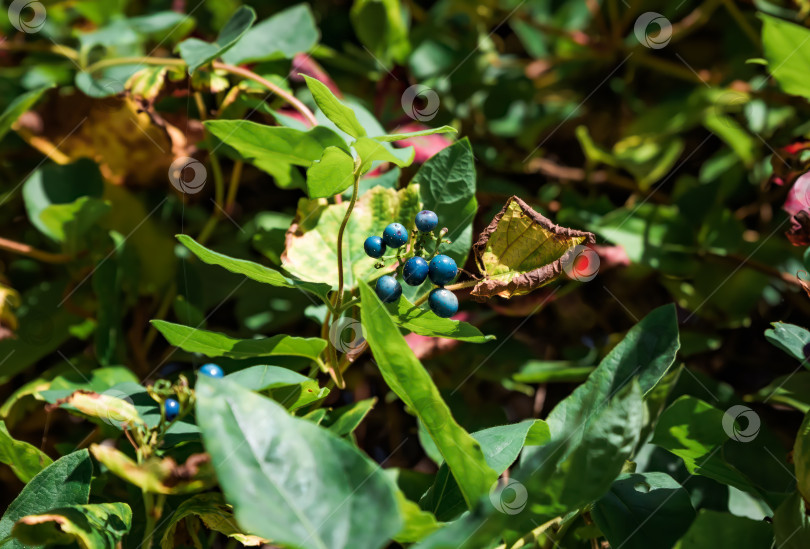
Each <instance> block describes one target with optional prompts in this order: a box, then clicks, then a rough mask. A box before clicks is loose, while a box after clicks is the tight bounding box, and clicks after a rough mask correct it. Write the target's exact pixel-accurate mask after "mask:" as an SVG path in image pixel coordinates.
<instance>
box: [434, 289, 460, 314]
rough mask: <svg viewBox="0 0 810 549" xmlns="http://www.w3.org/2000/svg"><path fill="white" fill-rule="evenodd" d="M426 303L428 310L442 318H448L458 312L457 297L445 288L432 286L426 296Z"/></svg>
mask: <svg viewBox="0 0 810 549" xmlns="http://www.w3.org/2000/svg"><path fill="white" fill-rule="evenodd" d="M428 304H429V305H430V310H431V311H433V312H434V313H436V316H440V317H442V318H450V317H451V316H453V315H454V314H456V313H457V312H458V298H457V297H456V294H454V293H453V292H451V291H450V290H448V289H446V288H434V289H433V290H432V291H431V292H430V295H429V296H428Z"/></svg>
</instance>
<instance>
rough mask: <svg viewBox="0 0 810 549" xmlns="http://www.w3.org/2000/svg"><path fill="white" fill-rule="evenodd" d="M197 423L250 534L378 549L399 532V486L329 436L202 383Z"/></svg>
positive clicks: (223, 384) (264, 402)
mask: <svg viewBox="0 0 810 549" xmlns="http://www.w3.org/2000/svg"><path fill="white" fill-rule="evenodd" d="M197 419H198V421H199V422H200V428H201V430H202V432H203V440H204V442H205V447H206V449H207V450H208V452H209V453H210V454H211V457H212V460H213V463H214V467H215V468H216V471H217V476H218V478H219V483H220V486H221V487H222V491H223V493H224V494H225V498H226V499H227V501H228V502H229V503H231V504H232V505H233V507H234V514H235V515H236V519H237V520H238V521H239V524H240V525H241V526H242V527H243V528H245V529H246V530H247V531H250V532H251V533H253V534H256V535H259V536H262V537H264V538H267V539H271V540H273V542H274V543H277V544H281V545H285V546H287V545H289V546H292V547H314V548H318V549H341V548H348V547H351V548H357V549H365V548H369V549H377V548H380V547H383V546H384V545H385V544H386V543H387V542H388V540H389V539H390V538H391V537H393V535H394V534H396V532H397V531H398V530H399V529H400V524H401V520H400V517H399V512H398V508H397V503H396V500H395V496H394V494H395V491H396V488H395V486H394V484H393V482H391V481H390V480H389V479H388V478H387V477H386V475H385V474H384V473H383V471H382V470H381V469H380V467H379V466H378V465H377V464H376V463H373V462H372V461H371V460H370V459H368V458H367V457H366V456H365V455H363V454H362V453H361V451H360V450H358V449H357V448H355V447H354V446H353V445H352V444H351V443H350V442H348V441H346V440H344V439H341V438H339V437H337V436H335V435H334V434H332V433H330V432H329V431H328V430H326V429H323V428H321V427H318V426H317V425H315V424H313V423H312V422H310V421H308V420H306V419H301V418H296V417H293V416H291V415H289V413H288V412H287V410H285V409H284V408H283V407H281V406H279V405H278V404H276V403H275V402H273V401H272V400H269V399H267V398H264V397H262V396H260V395H258V394H256V393H254V392H251V391H249V390H247V389H244V388H243V387H241V386H240V385H238V384H236V383H233V382H231V381H229V380H225V379H221V380H209V379H202V378H201V379H200V380H199V381H198V384H197ZM269 517H272V520H268V518H269Z"/></svg>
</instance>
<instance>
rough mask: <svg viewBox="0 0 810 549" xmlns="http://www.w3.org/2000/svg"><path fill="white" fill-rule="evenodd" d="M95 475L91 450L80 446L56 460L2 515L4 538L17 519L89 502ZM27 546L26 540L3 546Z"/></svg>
mask: <svg viewBox="0 0 810 549" xmlns="http://www.w3.org/2000/svg"><path fill="white" fill-rule="evenodd" d="M92 476H93V463H92V461H91V460H90V454H89V453H88V451H87V450H78V451H76V452H73V453H72V454H68V455H66V456H65V457H63V458H61V459H58V460H56V461H54V462H53V463H52V464H51V465H49V466H47V467H46V468H45V469H43V470H42V471H41V472H40V473H39V474H37V476H35V477H34V478H33V479H31V482H29V483H28V484H26V485H25V488H23V489H22V492H20V494H19V495H18V496H17V498H16V499H15V500H14V501H12V502H11V505H9V506H8V509H6V512H5V513H4V514H3V517H2V518H0V540H4V539H6V538H7V537H9V536H10V535H11V529H12V527H13V526H14V523H15V522H17V521H18V520H20V519H21V518H23V517H25V516H27V515H36V514H39V513H45V512H47V511H49V510H50V509H53V508H57V507H64V506H67V505H84V504H86V503H87V502H88V499H89V498H90V479H91V478H92ZM23 548H24V546H23V544H22V543H20V542H19V541H16V540H12V541H9V542H7V543H5V544H3V549H23ZM29 549H30V548H29Z"/></svg>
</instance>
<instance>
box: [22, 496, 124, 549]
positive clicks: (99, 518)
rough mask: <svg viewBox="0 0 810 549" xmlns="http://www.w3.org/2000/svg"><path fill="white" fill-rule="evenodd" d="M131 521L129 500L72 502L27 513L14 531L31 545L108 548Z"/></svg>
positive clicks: (113, 544) (118, 542)
mask: <svg viewBox="0 0 810 549" xmlns="http://www.w3.org/2000/svg"><path fill="white" fill-rule="evenodd" d="M131 522H132V510H131V509H130V508H129V505H127V504H126V503H100V504H92V505H71V506H70V507H60V508H58V509H52V510H50V511H48V512H47V513H42V514H37V515H28V516H25V517H23V518H21V519H20V520H18V521H17V523H16V524H15V525H14V528H13V530H12V531H11V535H12V536H14V538H15V539H17V540H18V541H20V542H22V543H23V544H25V545H27V546H31V545H33V546H38V545H47V546H51V545H69V544H72V543H77V544H78V545H79V547H81V548H82V549H108V548H111V547H116V546H118V545H119V544H120V543H121V540H122V538H123V537H124V536H125V535H126V534H127V533H128V532H129V529H130V526H131Z"/></svg>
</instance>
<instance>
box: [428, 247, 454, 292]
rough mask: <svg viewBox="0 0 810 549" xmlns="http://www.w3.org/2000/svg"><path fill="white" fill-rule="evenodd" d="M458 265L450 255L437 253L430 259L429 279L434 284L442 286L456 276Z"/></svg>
mask: <svg viewBox="0 0 810 549" xmlns="http://www.w3.org/2000/svg"><path fill="white" fill-rule="evenodd" d="M457 274H458V267H456V262H455V261H453V259H452V258H451V257H447V256H446V255H444V254H439V255H437V256H436V257H434V258H433V259H431V260H430V272H429V276H430V281H431V282H433V283H434V284H435V285H436V286H444V285H445V284H447V283H448V282H450V281H452V280H453V279H454V278H456V275H457Z"/></svg>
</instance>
